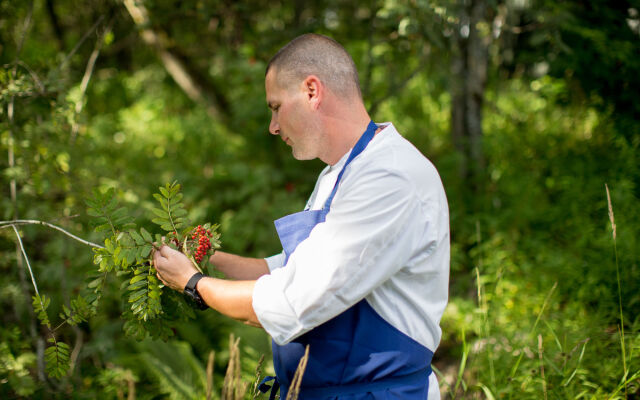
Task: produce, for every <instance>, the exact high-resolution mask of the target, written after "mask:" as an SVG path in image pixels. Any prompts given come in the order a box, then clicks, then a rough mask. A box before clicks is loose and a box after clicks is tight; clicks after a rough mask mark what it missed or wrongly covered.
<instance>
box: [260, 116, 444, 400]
mask: <svg viewBox="0 0 640 400" xmlns="http://www.w3.org/2000/svg"><path fill="white" fill-rule="evenodd" d="M376 129H377V126H376V125H375V124H374V123H373V121H371V122H369V125H368V126H367V130H366V131H365V132H364V134H363V135H362V136H361V137H360V139H359V140H358V142H357V143H356V145H355V146H354V147H353V150H352V151H351V154H350V156H349V158H348V159H347V162H346V163H345V165H344V167H343V168H342V170H341V171H340V174H339V175H338V178H337V180H336V183H335V185H334V187H333V190H332V192H331V194H330V195H329V197H328V198H327V201H326V202H325V204H324V208H323V209H322V210H306V211H301V212H298V213H295V214H291V215H288V216H286V217H283V218H280V219H278V220H276V221H275V225H276V230H277V231H278V236H279V237H280V241H281V242H282V247H283V249H284V252H285V255H286V260H288V259H289V256H290V255H291V254H292V253H293V251H294V250H295V249H296V247H297V246H298V244H299V243H300V242H302V241H303V240H305V239H306V238H307V237H308V236H309V234H310V233H311V230H312V229H313V228H314V227H315V226H316V225H317V224H319V223H322V222H324V221H325V218H326V216H327V214H328V213H329V208H330V206H331V202H332V200H333V197H334V196H335V194H336V191H337V189H338V184H339V183H340V180H341V178H342V174H343V173H344V171H345V169H346V168H347V166H348V165H349V163H350V162H351V161H352V160H353V159H354V158H355V157H357V156H358V154H360V153H361V152H362V151H363V150H364V149H365V147H367V145H368V144H369V142H370V141H371V139H372V138H373V136H374V135H375V131H376ZM285 264H286V261H285ZM307 345H309V361H308V364H307V368H306V370H305V373H304V376H303V378H302V385H301V387H300V397H299V398H300V399H304V400H321V399H349V400H360V399H406V400H411V399H416V400H418V399H420V400H424V399H426V398H427V394H428V391H429V390H428V389H429V387H428V383H429V374H430V373H431V358H432V357H433V353H432V352H431V351H430V350H429V349H427V348H426V347H424V346H423V345H421V344H420V343H418V342H416V341H415V340H413V339H412V338H410V337H409V336H407V335H405V334H404V333H402V332H401V331H399V330H398V329H396V328H395V327H393V326H392V325H391V324H389V323H388V322H387V321H385V320H384V319H383V318H382V317H380V315H378V313H376V311H375V310H374V309H373V308H372V307H371V306H370V305H369V303H368V302H367V301H366V300H365V299H363V300H361V301H360V302H359V303H357V304H356V305H354V306H352V307H351V308H349V309H348V310H346V311H345V312H343V313H342V314H340V315H338V316H337V317H335V318H333V319H331V320H329V321H327V322H325V323H324V324H322V325H320V326H317V327H316V328H314V329H313V330H311V331H309V332H307V333H306V334H304V335H302V336H300V337H298V338H296V339H295V340H293V341H291V342H290V343H288V344H286V345H284V346H279V345H278V344H276V343H275V342H273V366H274V369H275V371H276V378H275V382H274V384H273V388H272V391H271V396H270V399H274V398H275V394H276V391H277V390H278V387H280V388H281V393H280V398H281V399H286V397H287V391H288V389H289V386H290V384H291V380H292V378H293V374H294V373H295V370H296V368H297V367H298V362H299V361H300V358H302V356H303V355H304V351H305V347H306V346H307ZM269 380H273V378H272V377H269V378H266V379H265V380H264V381H263V382H262V383H263V384H262V385H261V386H262V389H263V390H264V391H266V390H268V388H269V387H268V386H266V385H265V384H264V382H265V381H269Z"/></svg>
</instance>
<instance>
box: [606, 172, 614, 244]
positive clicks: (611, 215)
mask: <svg viewBox="0 0 640 400" xmlns="http://www.w3.org/2000/svg"><path fill="white" fill-rule="evenodd" d="M604 188H605V189H606V191H607V205H608V206H609V221H610V222H611V229H613V240H616V220H615V218H614V216H613V207H612V206H611V196H610V195H609V186H607V184H606V183H605V184H604Z"/></svg>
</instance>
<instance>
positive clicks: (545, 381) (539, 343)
mask: <svg viewBox="0 0 640 400" xmlns="http://www.w3.org/2000/svg"><path fill="white" fill-rule="evenodd" d="M538 356H539V357H540V374H541V376H542V392H543V393H544V400H547V380H546V379H545V378H544V363H543V362H542V335H538Z"/></svg>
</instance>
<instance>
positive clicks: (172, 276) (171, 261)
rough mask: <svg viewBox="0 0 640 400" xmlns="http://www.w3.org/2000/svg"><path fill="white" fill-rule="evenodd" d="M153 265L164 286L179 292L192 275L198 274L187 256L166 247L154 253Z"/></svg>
mask: <svg viewBox="0 0 640 400" xmlns="http://www.w3.org/2000/svg"><path fill="white" fill-rule="evenodd" d="M153 265H154V266H155V267H156V271H158V278H159V279H160V280H161V281H162V282H163V283H164V284H165V285H166V286H169V287H170V288H172V289H175V290H179V291H181V292H182V291H183V290H184V287H185V286H186V285H187V282H189V279H190V278H191V277H192V276H193V274H195V273H196V272H198V270H197V269H196V268H195V267H194V266H193V264H192V263H191V261H190V260H189V259H188V258H187V256H185V255H184V254H182V253H181V252H179V251H177V250H173V249H172V248H171V247H169V246H166V245H163V246H162V247H161V248H160V250H156V251H155V252H154V254H153Z"/></svg>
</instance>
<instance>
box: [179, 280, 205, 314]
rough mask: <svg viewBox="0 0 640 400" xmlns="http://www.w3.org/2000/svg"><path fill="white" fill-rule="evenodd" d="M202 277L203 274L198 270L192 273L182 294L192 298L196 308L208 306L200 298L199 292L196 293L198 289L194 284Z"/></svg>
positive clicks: (202, 308)
mask: <svg viewBox="0 0 640 400" xmlns="http://www.w3.org/2000/svg"><path fill="white" fill-rule="evenodd" d="M202 278H204V275H203V274H202V273H200V272H196V273H195V274H193V276H192V277H191V278H190V279H189V282H187V285H186V286H185V287H184V294H185V296H187V298H189V299H191V300H193V302H194V303H195V307H196V308H198V309H200V310H206V309H207V308H209V306H207V303H205V302H204V300H202V297H201V296H200V293H198V289H196V285H197V284H198V282H199V281H200V279H202Z"/></svg>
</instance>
